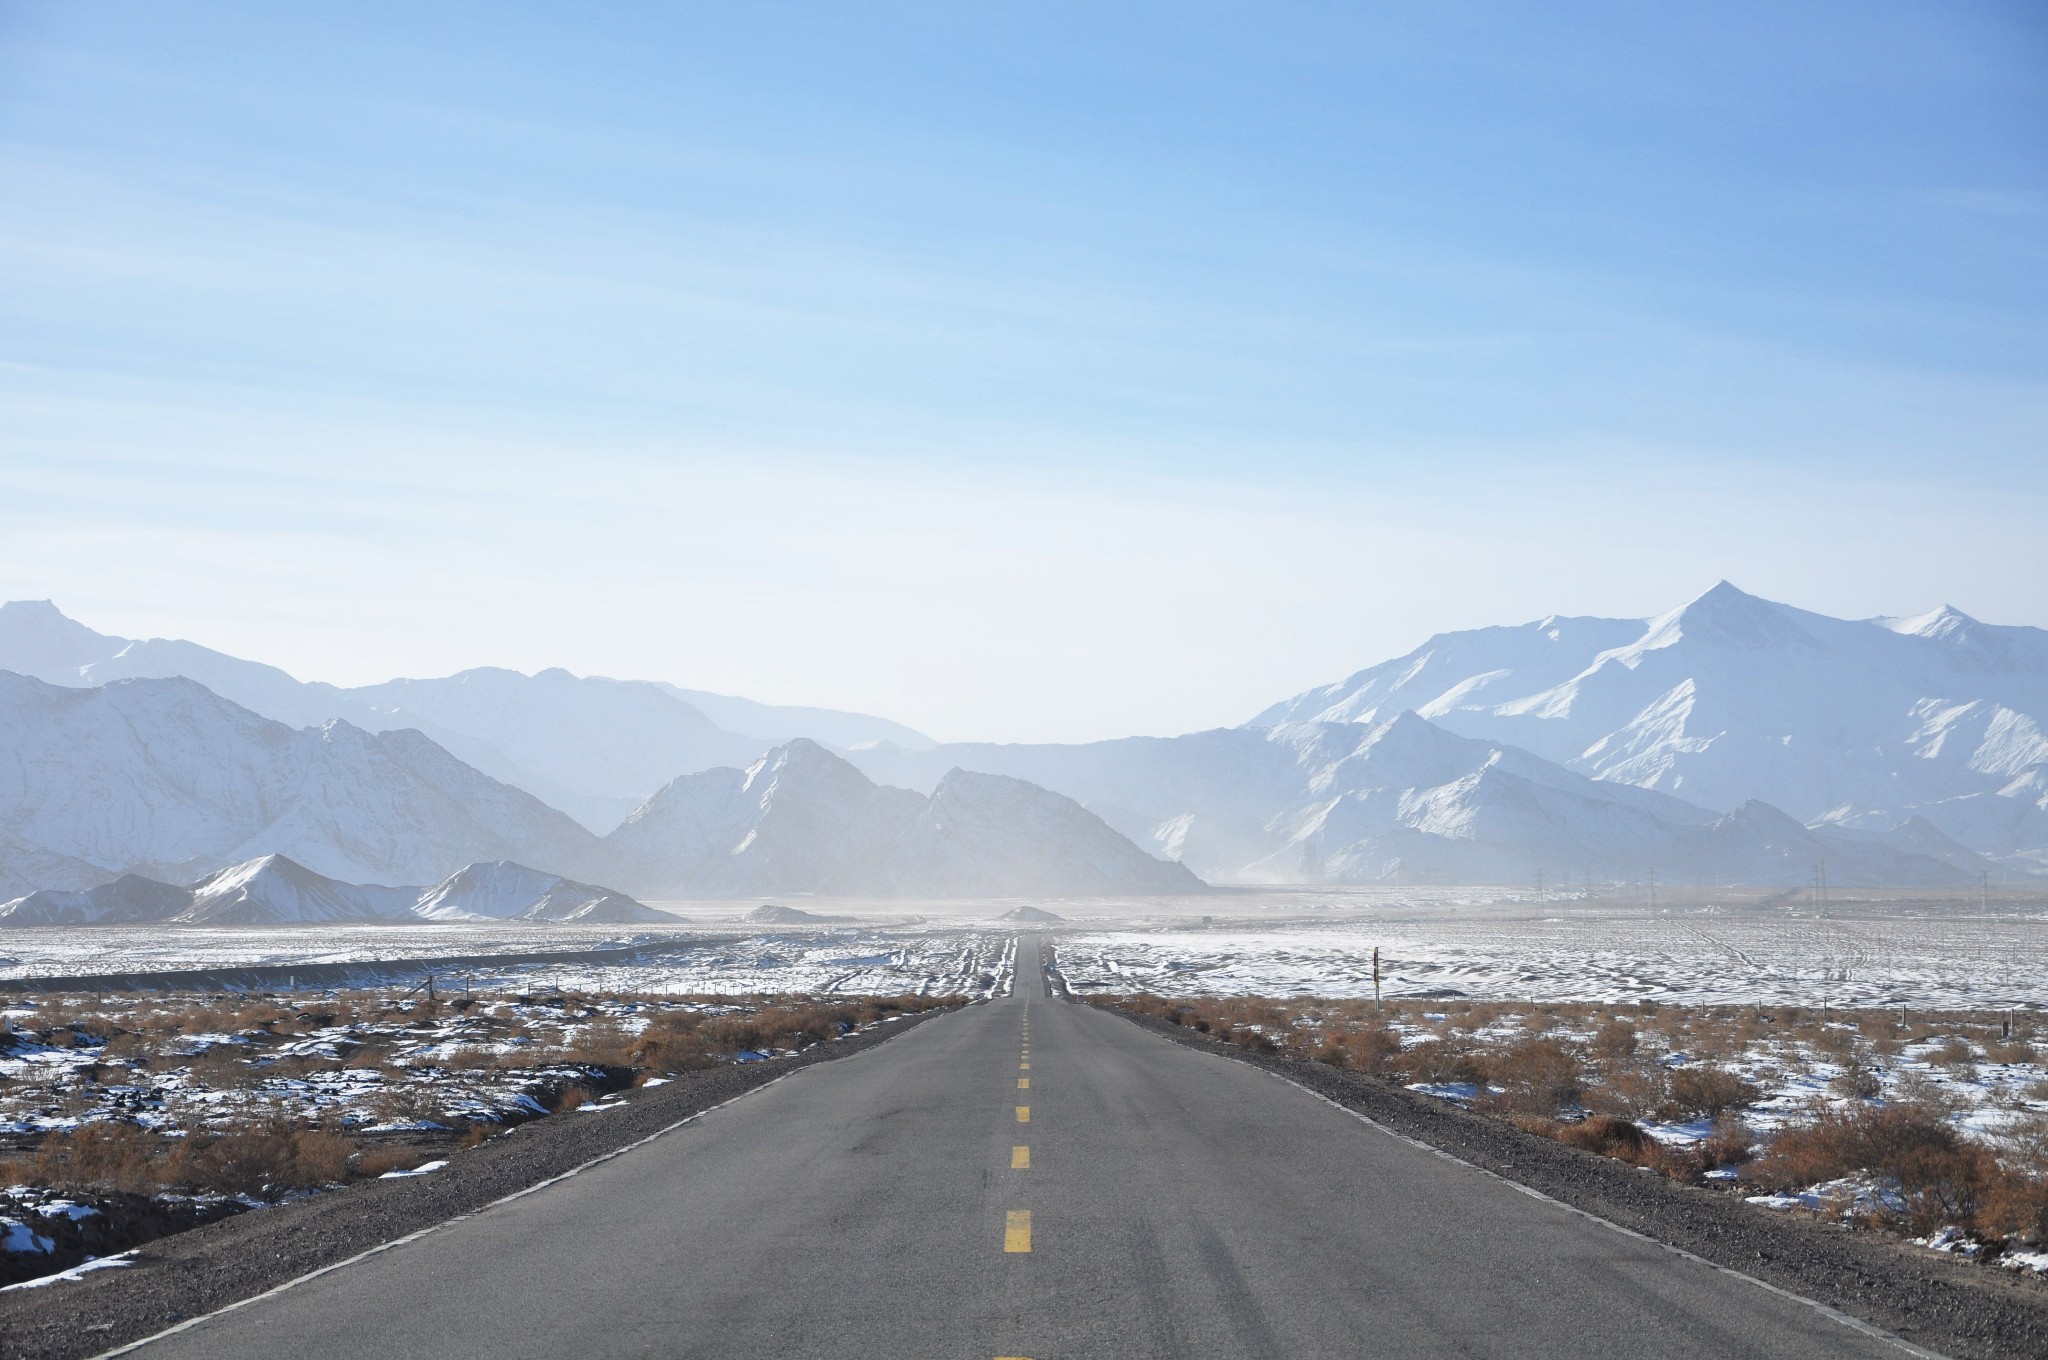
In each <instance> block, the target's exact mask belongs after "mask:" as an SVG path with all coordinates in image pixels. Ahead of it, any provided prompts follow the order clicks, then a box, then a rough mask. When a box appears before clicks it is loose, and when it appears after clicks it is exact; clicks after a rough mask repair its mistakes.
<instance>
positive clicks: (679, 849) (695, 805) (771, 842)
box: [604, 740, 925, 897]
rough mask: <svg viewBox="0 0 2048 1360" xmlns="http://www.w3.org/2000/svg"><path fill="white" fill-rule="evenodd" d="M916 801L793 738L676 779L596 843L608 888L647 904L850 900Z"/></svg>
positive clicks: (918, 806)
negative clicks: (763, 897) (841, 896)
mask: <svg viewBox="0 0 2048 1360" xmlns="http://www.w3.org/2000/svg"><path fill="white" fill-rule="evenodd" d="M924 802H925V800H924V799H923V798H920V797H919V796H918V795H916V794H914V793H911V792H909V791H908V790H905V789H893V788H886V787H881V786H877V785H876V784H874V783H871V782H870V781H869V780H868V779H867V778H866V777H865V776H863V775H862V774H861V772H860V771H859V770H856V769H855V768H854V767H853V766H851V765H849V764H847V763H846V762H845V761H844V760H841V759H840V758H839V757H837V756H835V755H833V754H832V753H831V752H830V751H827V750H826V749H825V748H824V747H822V746H820V745H818V744H817V743H816V742H813V741H808V740H800V741H793V742H790V743H789V744H788V745H786V746H780V747H777V748H775V749H774V750H772V751H770V752H768V754H766V755H765V756H763V757H761V759H759V760H757V761H755V762H754V763H753V764H752V765H750V766H749V767H748V768H746V769H744V770H732V769H720V770H703V771H700V772H698V773H696V774H687V775H684V776H683V777H682V778H680V779H677V780H675V781H674V782H672V783H671V784H669V785H668V787H666V788H664V789H662V790H661V791H660V792H658V793H656V794H655V795H654V797H652V798H650V799H648V800H647V802H646V803H645V804H644V805H643V806H642V807H641V808H640V809H639V810H638V811H636V812H634V814H633V815H632V816H631V817H628V818H627V819H626V821H625V823H624V824H623V825H622V826H620V827H619V829H618V830H616V831H614V832H613V833H612V834H611V835H610V836H608V837H606V838H605V845H604V853H605V859H606V862H607V863H608V865H609V866H610V874H611V876H612V877H613V878H614V879H616V880H617V881H618V882H620V883H623V884H625V885H626V886H627V887H629V888H631V889H633V890H634V891H636V892H642V893H645V894H648V895H660V896H670V897H736V896H751V895H756V894H778V893H801V892H857V891H859V890H860V889H859V887H858V886H857V885H858V884H860V883H862V882H864V881H865V880H866V878H867V876H868V875H869V874H870V873H871V872H872V870H873V867H874V862H875V860H876V859H877V858H878V857H879V855H880V854H881V853H882V851H883V849H884V848H885V847H887V846H888V845H889V844H890V843H891V842H892V841H893V840H894V839H895V838H896V837H897V836H899V835H901V834H902V833H903V832H904V831H905V830H906V829H907V828H908V827H909V826H910V824H911V822H913V821H914V820H916V818H917V815H918V813H919V812H920V811H921V810H922V809H923V807H924Z"/></svg>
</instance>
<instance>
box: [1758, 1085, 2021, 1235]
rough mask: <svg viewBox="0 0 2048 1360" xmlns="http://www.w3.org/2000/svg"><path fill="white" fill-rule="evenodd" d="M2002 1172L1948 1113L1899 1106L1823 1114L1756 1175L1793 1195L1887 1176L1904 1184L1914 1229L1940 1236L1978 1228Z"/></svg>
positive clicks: (1782, 1144) (1789, 1134) (1773, 1147)
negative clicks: (1950, 1227) (1951, 1229)
mask: <svg viewBox="0 0 2048 1360" xmlns="http://www.w3.org/2000/svg"><path fill="white" fill-rule="evenodd" d="M1997 1170H1998V1168H1997V1164H1996V1161H1995V1160H1994V1159H1993V1157H1992V1156H1991V1153H1990V1151H1989V1150H1988V1149H1986V1148H1985V1147H1983V1146H1982V1145H1980V1144H1977V1143H1973V1142H1970V1141H1969V1140H1968V1139H1966V1138H1964V1137H1963V1135H1962V1134H1961V1133H1960V1132H1958V1131H1957V1130H1956V1128H1955V1127H1954V1126H1953V1125H1951V1124H1950V1123H1949V1122H1948V1121H1947V1120H1946V1119H1945V1118H1943V1117H1942V1115H1941V1113H1940V1111H1938V1110H1932V1109H1929V1108H1927V1107H1925V1106H1919V1105H1905V1104H1899V1105H1866V1106H1860V1107H1852V1108H1849V1109H1824V1110H1820V1111H1817V1112H1816V1114H1815V1117H1814V1119H1813V1121H1812V1122H1811V1123H1810V1124H1807V1125H1804V1126H1802V1127H1798V1128H1790V1129H1786V1130H1784V1131H1783V1132H1781V1133H1779V1134H1778V1136H1777V1137H1776V1138H1774V1139H1772V1140H1771V1143H1770V1147H1769V1149H1768V1150H1767V1151H1766V1152H1765V1154H1764V1156H1763V1157H1762V1158H1761V1159H1759V1160H1758V1161H1757V1162H1756V1163H1755V1164H1754V1165H1753V1166H1752V1167H1751V1171H1750V1174H1751V1176H1752V1177H1753V1178H1754V1179H1756V1180H1759V1181H1763V1182H1765V1183H1766V1184H1770V1185H1775V1186H1779V1187H1782V1188H1787V1189H1791V1188H1798V1187H1803V1186H1809V1185H1816V1184H1819V1183H1821V1182H1824V1181H1831V1180H1838V1179H1840V1178H1842V1177H1846V1176H1856V1175H1875V1176H1880V1177H1883V1178H1885V1179H1887V1180H1890V1181H1891V1182H1893V1183H1894V1184H1895V1185H1896V1186H1897V1189H1898V1193H1899V1197H1900V1199H1901V1200H1903V1201H1904V1203H1905V1214H1904V1218H1905V1220H1906V1222H1907V1225H1908V1226H1909V1227H1911V1228H1912V1229H1913V1230H1914V1231H1916V1232H1932V1231H1933V1230H1934V1229H1936V1228H1939V1227H1941V1226H1943V1225H1944V1224H1955V1225H1957V1226H1959V1227H1969V1226H1972V1224H1973V1223H1974V1221H1975V1218H1976V1215H1977V1211H1978V1209H1979V1208H1980V1207H1981V1206H1982V1204H1983V1202H1984V1197H1985V1193H1986V1191H1988V1190H1989V1189H1990V1187H1991V1184H1992V1182H1993V1180H1994V1179H1995V1178H1996V1176H1997Z"/></svg>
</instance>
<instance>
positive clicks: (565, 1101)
mask: <svg viewBox="0 0 2048 1360" xmlns="http://www.w3.org/2000/svg"><path fill="white" fill-rule="evenodd" d="M589 1099H590V1092H589V1091H588V1090H586V1089H585V1088H583V1087H581V1086H571V1087H569V1088H567V1089H566V1090H564V1091H563V1092H562V1094H561V1095H559V1096H557V1097H556V1098H555V1110H554V1112H555V1113H556V1114H566V1113H568V1112H569V1111H570V1110H578V1109H581V1108H583V1106H584V1104H585V1103H586V1102H588V1101H589Z"/></svg>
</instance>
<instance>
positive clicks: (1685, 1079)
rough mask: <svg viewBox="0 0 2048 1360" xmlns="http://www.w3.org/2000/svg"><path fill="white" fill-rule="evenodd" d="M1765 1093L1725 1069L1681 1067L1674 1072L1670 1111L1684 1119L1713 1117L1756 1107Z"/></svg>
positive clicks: (1672, 1074) (1672, 1075)
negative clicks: (1752, 1106) (1724, 1112)
mask: <svg viewBox="0 0 2048 1360" xmlns="http://www.w3.org/2000/svg"><path fill="white" fill-rule="evenodd" d="M1762 1094H1763V1093H1762V1092H1761V1091H1759V1090H1757V1088H1756V1087H1754V1086H1752V1085H1750V1084H1749V1083H1748V1082H1746V1081H1744V1080H1743V1079H1742V1078H1741V1077H1739V1076H1737V1075H1736V1074H1735V1073H1733V1072H1731V1071H1729V1070H1728V1069H1727V1068H1725V1067H1710V1066H1697V1067H1680V1068H1676V1069H1674V1070H1673V1071H1672V1073H1671V1105H1670V1111H1671V1113H1672V1114H1674V1115H1676V1116H1680V1117H1698V1116H1713V1115H1718V1114H1720V1113H1721V1112H1722V1111H1724V1110H1733V1109H1739V1108H1741V1107H1742V1106H1744V1105H1753V1104H1755V1103H1756V1101H1757V1100H1758V1099H1759V1098H1760V1097H1761V1096H1762Z"/></svg>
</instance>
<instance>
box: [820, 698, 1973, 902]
mask: <svg viewBox="0 0 2048 1360" xmlns="http://www.w3.org/2000/svg"><path fill="white" fill-rule="evenodd" d="M850 758H852V759H854V760H856V761H858V762H860V763H861V764H862V765H863V767H864V768H867V769H868V770H869V771H870V772H871V773H874V774H875V775H876V777H878V778H898V779H902V780H903V781H904V782H906V783H910V784H912V785H913V786H914V785H916V784H918V783H920V782H922V780H923V779H924V778H927V777H929V764H925V765H924V768H920V764H921V763H926V762H934V763H935V762H941V761H943V762H951V763H957V764H958V765H960V766H963V767H966V768H972V769H980V770H988V771H996V772H1001V773H1005V774H1010V775H1015V776H1019V777H1024V778H1030V779H1032V780H1034V781H1036V782H1041V783H1043V784H1044V785H1046V786H1047V787H1050V788H1054V789H1058V790H1060V791H1061V792H1064V793H1066V794H1068V795H1070V796H1072V797H1074V798H1078V799H1081V800H1082V801H1084V802H1085V803H1086V805H1087V806H1088V808H1089V809H1091V810H1092V811H1094V812H1095V813H1096V814H1098V815H1099V816H1101V817H1102V818H1103V819H1104V820H1105V821H1107V822H1108V823H1109V824H1110V825H1112V826H1114V827H1116V828H1117V829H1118V830H1120V831H1122V832H1123V833H1124V834H1125V835H1126V836H1129V837H1130V838H1131V839H1132V840H1134V841H1136V842H1137V843H1138V844H1139V845H1140V846H1144V847H1146V848H1148V849H1150V850H1153V851H1155V852H1157V853H1159V854H1162V855H1165V856H1168V857H1170V858H1173V859H1177V860H1179V861H1180V862H1181V863H1183V864H1186V865H1188V866H1189V867H1191V868H1193V869H1194V870H1196V872H1198V873H1201V874H1202V875H1203V876H1204V877H1205V878H1209V879H1210V880H1211V881H1227V882H1237V883H1372V882H1411V883H1412V882H1467V883H1497V882H1508V883H1528V882H1531V881H1533V880H1534V879H1535V878H1536V877H1537V876H1539V875H1542V876H1545V877H1547V878H1548V880H1549V881H1550V882H1552V883H1557V882H1560V881H1563V880H1565V879H1572V880H1583V879H1584V878H1585V877H1587V876H1588V875H1590V876H1591V877H1593V878H1595V879H1601V880H1612V879H1640V878H1643V877H1646V876H1648V875H1649V874H1652V873H1656V874H1659V875H1661V876H1663V877H1664V878H1665V879H1666V880H1667V881H1688V882H1690V881H1707V882H1731V881H1733V882H1744V883H1765V884H1769V883H1801V882H1805V881H1807V880H1808V878H1809V877H1810V876H1811V875H1812V874H1813V873H1814V871H1815V870H1816V869H1817V868H1818V867H1819V866H1820V864H1821V862H1822V860H1823V858H1825V860H1826V863H1827V866H1828V874H1829V877H1830V879H1831V880H1832V881H1834V882H1837V883H1843V884H1848V883H1858V884H1870V885H1900V886H1904V885H1909V884H1912V885H1920V884H1937V883H1960V882H1965V881H1972V880H1973V879H1974V876H1975V874H1976V871H1977V869H1978V867H1979V865H1980V864H1981V861H1980V860H1979V859H1978V858H1977V857H1976V856H1975V855H1974V854H1973V853H1972V852H1971V851H1969V850H1967V849H1965V848H1963V847H1962V846H1959V845H1955V844H1954V843H1952V842H1949V841H1947V840H1946V839H1945V838H1944V837H1942V836H1941V835H1940V833H1938V832H1936V831H1934V830H1933V828H1931V827H1928V826H1926V825H1925V824H1924V823H1922V824H1917V825H1916V826H1914V827H1912V828H1911V829H1910V830H1900V831H1894V830H1868V831H1852V830H1848V829H1843V828H1823V829H1819V830H1809V829H1808V828H1806V827H1805V826H1802V825H1801V824H1800V823H1798V822H1797V821H1794V820H1793V819H1792V818H1790V817H1788V816H1786V815H1785V814H1783V813H1781V812H1778V811H1777V810H1776V809H1774V808H1770V807H1768V806H1767V805H1764V804H1761V803H1752V804H1749V805H1746V806H1744V807H1742V808H1740V809H1738V810H1737V811H1736V812H1735V813H1733V814H1730V815H1727V816H1722V815H1719V814H1716V813H1714V812H1712V811H1710V810H1708V809H1706V808H1702V807H1699V806H1697V805H1695V804H1692V803H1689V802H1686V801H1683V800H1681V799H1678V798H1674V797H1671V796H1670V795H1668V794H1664V793H1660V792H1657V791H1655V790H1650V789H1640V788H1636V787H1634V786H1632V785H1627V784H1618V783H1612V782H1603V781H1599V780H1595V779H1593V778H1591V777H1589V776H1587V775H1584V774H1580V773H1578V772H1576V771H1573V770H1568V769H1565V768H1564V767H1562V766H1560V765H1558V764H1556V763H1555V762H1553V761H1548V760H1545V759H1543V758H1542V757H1540V756H1537V755H1534V754H1532V753H1530V752H1528V751H1524V750H1521V749H1519V748H1517V747H1514V746H1510V745H1508V744H1506V743H1503V742H1497V741H1485V740H1480V739H1476V738H1469V737H1461V736H1459V735H1457V734H1456V733H1453V732H1451V731H1448V730H1446V729H1445V728H1443V727H1441V726H1438V725H1436V724H1434V723H1431V722H1429V721H1427V720H1425V719H1423V718H1421V717H1419V716H1417V715H1416V714H1415V713H1413V712H1408V711H1404V712H1400V713H1396V714H1395V715H1393V716H1392V717H1390V718H1387V719H1386V720H1384V721H1381V722H1379V723H1375V724H1363V723H1353V722H1334V723H1333V722H1309V723H1295V724H1288V725H1283V726H1278V727H1273V728H1265V729H1261V728H1232V729H1221V730H1217V731H1211V732H1197V733H1193V734H1190V735H1188V736H1185V737H1170V738H1127V739H1124V740H1120V741H1110V742H1097V743H1092V744H1089V745H1084V746H978V747H959V746H944V747H939V748H937V749H936V750H933V751H930V752H920V753H887V752H854V753H851V757H850Z"/></svg>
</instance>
